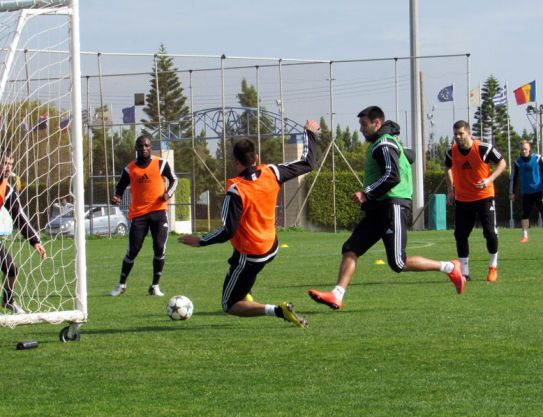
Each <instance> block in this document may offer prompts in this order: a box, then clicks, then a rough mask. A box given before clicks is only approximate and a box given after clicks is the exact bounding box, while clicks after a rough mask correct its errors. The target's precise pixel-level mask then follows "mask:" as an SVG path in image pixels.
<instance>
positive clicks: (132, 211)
mask: <svg viewBox="0 0 543 417" xmlns="http://www.w3.org/2000/svg"><path fill="white" fill-rule="evenodd" d="M165 180H167V181H168V186H167V187H166V183H165ZM129 184H130V207H129V208H128V219H129V220H130V221H131V223H130V231H129V234H128V251H127V252H126V256H125V257H124V259H123V264H122V267H121V276H120V279H119V285H117V287H115V288H114V289H113V290H112V291H111V293H110V294H111V296H113V297H117V296H119V295H121V294H123V293H124V292H125V291H126V281H127V279H128V275H129V274H130V271H131V270H132V267H133V266H134V261H135V260H136V257H137V256H138V253H139V251H140V249H141V247H142V245H143V241H144V240H145V236H147V233H148V232H149V231H151V236H152V238H153V252H154V257H153V281H152V283H151V286H150V287H149V291H148V292H149V295H156V296H159V297H162V296H164V293H163V292H162V291H160V287H159V282H160V277H161V275H162V269H163V268H164V255H165V251H166V241H167V240H168V233H169V227H168V215H167V213H166V209H167V208H168V200H169V199H170V198H171V197H172V195H173V193H174V192H175V188H176V187H177V177H176V176H175V174H174V173H173V172H172V170H171V168H170V165H169V164H168V162H167V161H166V160H164V159H162V158H159V157H156V156H152V155H151V140H150V139H149V137H148V136H146V135H142V136H140V137H138V138H137V139H136V159H135V160H134V161H132V162H130V163H129V164H128V165H127V166H126V167H125V168H124V170H123V173H122V174H121V178H120V179H119V182H118V183H117V188H116V190H115V195H114V196H113V197H112V198H111V203H112V204H116V205H119V204H120V203H121V199H122V196H123V193H124V191H125V189H126V187H127V186H128V185H129Z"/></svg>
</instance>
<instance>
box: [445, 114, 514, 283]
mask: <svg viewBox="0 0 543 417" xmlns="http://www.w3.org/2000/svg"><path fill="white" fill-rule="evenodd" d="M453 132H454V143H453V145H452V147H451V149H449V150H448V151H447V154H446V155H445V181H446V182H447V190H448V191H447V203H448V204H449V205H452V204H453V203H454V205H455V208H454V238H455V239H456V250H457V253H458V259H459V261H460V264H461V266H462V274H463V275H464V277H465V278H466V280H468V281H469V280H470V279H471V278H470V275H469V242H468V238H469V235H470V234H471V231H472V230H473V227H474V225H475V219H476V218H479V222H480V223H481V226H482V228H483V235H484V237H485V239H486V248H487V250H488V253H489V254H490V260H489V266H488V274H487V276H486V279H487V281H489V282H496V280H497V279H498V229H497V226H496V205H495V202H494V196H495V192H494V181H495V180H496V178H498V177H499V176H500V175H501V173H502V172H503V171H504V170H505V160H504V159H503V156H502V155H501V154H500V152H498V150H497V149H496V148H495V147H494V146H492V145H491V144H490V143H485V142H481V141H479V140H476V139H473V137H472V136H471V131H470V127H469V124H468V123H467V122H465V121H464V120H459V121H457V122H456V123H455V124H454V125H453ZM491 164H495V168H494V170H492V168H491Z"/></svg>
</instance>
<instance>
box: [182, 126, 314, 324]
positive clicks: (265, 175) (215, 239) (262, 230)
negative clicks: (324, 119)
mask: <svg viewBox="0 0 543 417" xmlns="http://www.w3.org/2000/svg"><path fill="white" fill-rule="evenodd" d="M304 127H305V133H304V136H303V139H304V148H303V153H302V155H301V157H300V159H299V160H297V161H293V162H287V163H283V164H278V165H274V164H262V165H259V164H258V163H259V161H258V155H257V153H256V152H255V146H254V144H253V143H252V142H251V141H250V140H247V139H242V140H240V141H238V142H237V143H236V144H235V145H234V159H235V160H234V164H235V168H236V171H237V174H238V175H237V176H236V177H234V178H230V179H229V180H228V181H227V182H226V195H225V197H224V202H223V208H222V216H221V217H222V222H223V223H222V226H220V227H219V228H218V229H216V230H215V231H213V232H211V233H208V234H207V235H205V236H204V237H202V238H200V237H199V236H195V235H186V236H181V237H179V241H180V242H182V243H184V244H186V245H189V246H194V247H198V246H208V245H212V244H215V243H223V242H226V241H227V240H230V243H231V244H232V246H233V247H234V251H233V254H232V256H231V257H230V259H229V260H228V263H229V264H230V269H229V271H228V273H227V274H226V278H225V280H224V285H223V294H222V307H223V310H224V311H225V312H227V313H228V314H233V315H235V316H242V317H254V316H264V315H266V316H274V317H279V318H281V319H284V320H287V321H290V322H292V323H294V324H295V325H296V326H298V327H306V326H307V321H306V320H305V319H304V318H303V317H301V316H300V315H298V314H297V313H296V312H295V311H294V308H293V307H292V304H291V303H289V302H286V301H285V302H283V303H281V304H280V305H273V304H260V303H257V302H255V301H252V300H251V299H247V298H246V297H247V294H249V293H250V291H251V288H252V287H253V285H254V283H255V281H256V278H257V275H258V273H259V272H260V271H262V269H263V268H264V267H265V266H266V264H268V263H270V262H271V261H272V260H273V259H274V258H275V255H276V254H277V251H278V246H279V243H278V241H277V235H276V231H275V206H276V202H277V197H278V195H279V191H280V190H281V185H282V184H283V183H284V182H286V181H288V180H291V179H293V178H296V177H298V176H300V175H303V174H306V173H308V172H310V171H311V170H312V169H313V168H314V167H315V158H316V142H315V133H316V132H317V131H318V130H319V129H320V127H319V125H318V123H317V122H315V121H314V120H309V121H307V123H306V124H305V126H304Z"/></svg>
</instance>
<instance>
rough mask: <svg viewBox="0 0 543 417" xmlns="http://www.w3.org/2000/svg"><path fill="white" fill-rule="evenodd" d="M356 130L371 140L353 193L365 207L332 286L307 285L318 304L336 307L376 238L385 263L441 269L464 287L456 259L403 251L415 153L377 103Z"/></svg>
mask: <svg viewBox="0 0 543 417" xmlns="http://www.w3.org/2000/svg"><path fill="white" fill-rule="evenodd" d="M358 120H359V123H360V131H361V132H362V134H363V135H364V137H365V138H366V140H367V141H368V142H369V143H370V146H369V147H368V150H367V153H366V155H367V157H366V167H365V174H364V188H363V190H362V191H356V192H355V193H354V194H353V200H354V201H355V202H356V203H357V204H360V206H361V208H362V210H364V211H365V216H364V218H363V219H362V220H361V221H360V223H358V225H357V226H356V227H355V229H354V231H353V232H352V234H351V236H350V237H349V239H347V241H346V242H345V243H344V244H343V247H342V251H341V252H342V255H343V257H342V260H341V265H340V267H339V273H338V278H337V282H336V286H335V288H334V289H333V290H332V291H317V290H309V291H308V294H309V296H310V297H311V298H312V299H313V300H315V301H316V302H317V303H321V304H325V305H327V306H328V307H330V308H332V309H334V310H337V309H340V308H342V306H343V297H344V295H345V291H346V289H347V286H348V285H349V283H350V282H351V279H352V277H353V274H354V273H355V270H356V265H357V262H358V258H359V257H360V256H362V255H363V254H364V253H366V252H367V251H368V250H369V249H370V248H371V247H372V246H373V245H375V244H376V243H377V242H378V241H379V240H382V241H383V243H384V245H385V250H386V253H387V259H388V264H389V265H390V267H391V268H392V269H393V270H394V271H395V272H408V271H415V272H422V271H441V272H443V273H445V274H446V275H448V277H449V279H450V280H451V282H452V283H453V284H454V286H455V287H456V292H457V293H458V294H462V292H463V291H464V283H465V281H464V278H463V277H462V274H461V272H460V264H459V263H458V261H448V262H440V261H434V260H432V259H427V258H423V257H421V256H407V255H406V251H405V248H406V246H407V226H408V224H409V221H410V219H411V200H412V196H413V179H412V171H411V166H410V165H411V164H412V163H413V161H414V154H413V152H412V151H410V150H408V149H404V147H403V146H402V145H401V143H400V141H399V140H398V137H397V136H398V135H399V134H400V127H399V126H398V125H397V124H396V123H394V122H392V121H390V120H387V121H385V114H384V113H383V110H381V109H380V108H379V107H377V106H370V107H367V108H366V109H364V110H362V111H361V112H360V113H359V114H358Z"/></svg>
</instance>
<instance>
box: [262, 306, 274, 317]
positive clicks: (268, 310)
mask: <svg viewBox="0 0 543 417" xmlns="http://www.w3.org/2000/svg"><path fill="white" fill-rule="evenodd" d="M275 307H276V306H274V305H273V304H266V305H264V314H265V315H266V316H275Z"/></svg>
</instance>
